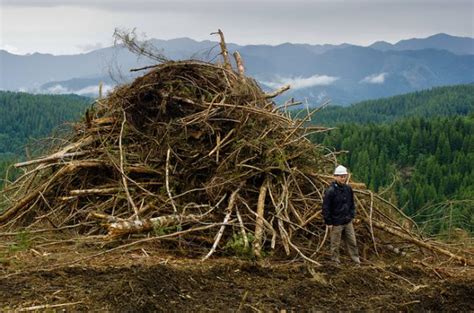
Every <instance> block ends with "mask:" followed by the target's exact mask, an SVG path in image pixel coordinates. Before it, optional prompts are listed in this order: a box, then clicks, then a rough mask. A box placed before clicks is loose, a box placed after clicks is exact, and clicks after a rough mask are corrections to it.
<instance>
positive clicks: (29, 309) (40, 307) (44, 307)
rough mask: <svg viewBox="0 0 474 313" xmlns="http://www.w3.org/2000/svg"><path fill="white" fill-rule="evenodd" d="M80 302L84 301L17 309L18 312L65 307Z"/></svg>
mask: <svg viewBox="0 0 474 313" xmlns="http://www.w3.org/2000/svg"><path fill="white" fill-rule="evenodd" d="M80 303H83V301H77V302H69V303H60V304H43V305H35V306H30V307H27V308H19V309H17V310H16V311H17V312H28V311H37V310H44V309H54V308H62V307H65V306H71V305H76V304H80Z"/></svg>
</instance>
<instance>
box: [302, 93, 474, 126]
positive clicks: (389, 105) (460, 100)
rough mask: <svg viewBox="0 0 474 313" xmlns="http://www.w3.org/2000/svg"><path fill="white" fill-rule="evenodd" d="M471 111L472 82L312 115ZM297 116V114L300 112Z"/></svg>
mask: <svg viewBox="0 0 474 313" xmlns="http://www.w3.org/2000/svg"><path fill="white" fill-rule="evenodd" d="M473 111H474V84H469V85H457V86H446V87H436V88H432V89H429V90H422V91H417V92H413V93H408V94H404V95H399V96H394V97H390V98H384V99H376V100H369V101H364V102H360V103H356V104H354V105H352V106H350V107H340V106H334V105H332V106H328V107H327V108H325V109H323V110H321V111H319V112H318V113H317V114H315V115H314V117H313V118H312V120H313V123H315V124H322V125H330V126H333V125H337V124H342V123H360V124H365V123H386V122H393V121H395V120H397V119H400V118H406V117H425V118H429V117H435V116H456V115H467V114H468V113H469V112H473ZM300 115H301V114H300Z"/></svg>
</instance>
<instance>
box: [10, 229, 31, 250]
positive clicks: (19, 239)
mask: <svg viewBox="0 0 474 313" xmlns="http://www.w3.org/2000/svg"><path fill="white" fill-rule="evenodd" d="M15 241H16V242H15V243H14V244H12V245H10V246H9V250H10V252H18V251H24V250H28V249H29V248H30V247H31V241H30V234H29V233H28V232H27V231H22V232H20V233H18V234H17V235H16V240H15Z"/></svg>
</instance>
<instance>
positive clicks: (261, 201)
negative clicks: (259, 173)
mask: <svg viewBox="0 0 474 313" xmlns="http://www.w3.org/2000/svg"><path fill="white" fill-rule="evenodd" d="M267 189H268V179H267V178H265V179H264V181H263V183H262V186H260V193H259V194H258V202H257V220H256V221H255V239H254V241H253V252H254V254H255V256H256V257H257V258H261V257H262V235H263V220H264V213H265V198H266V197H267Z"/></svg>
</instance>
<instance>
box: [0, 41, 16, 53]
mask: <svg viewBox="0 0 474 313" xmlns="http://www.w3.org/2000/svg"><path fill="white" fill-rule="evenodd" d="M0 50H5V51H7V52H9V53H11V54H20V53H21V51H20V50H19V49H18V48H17V47H15V46H12V45H9V44H3V43H0Z"/></svg>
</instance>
